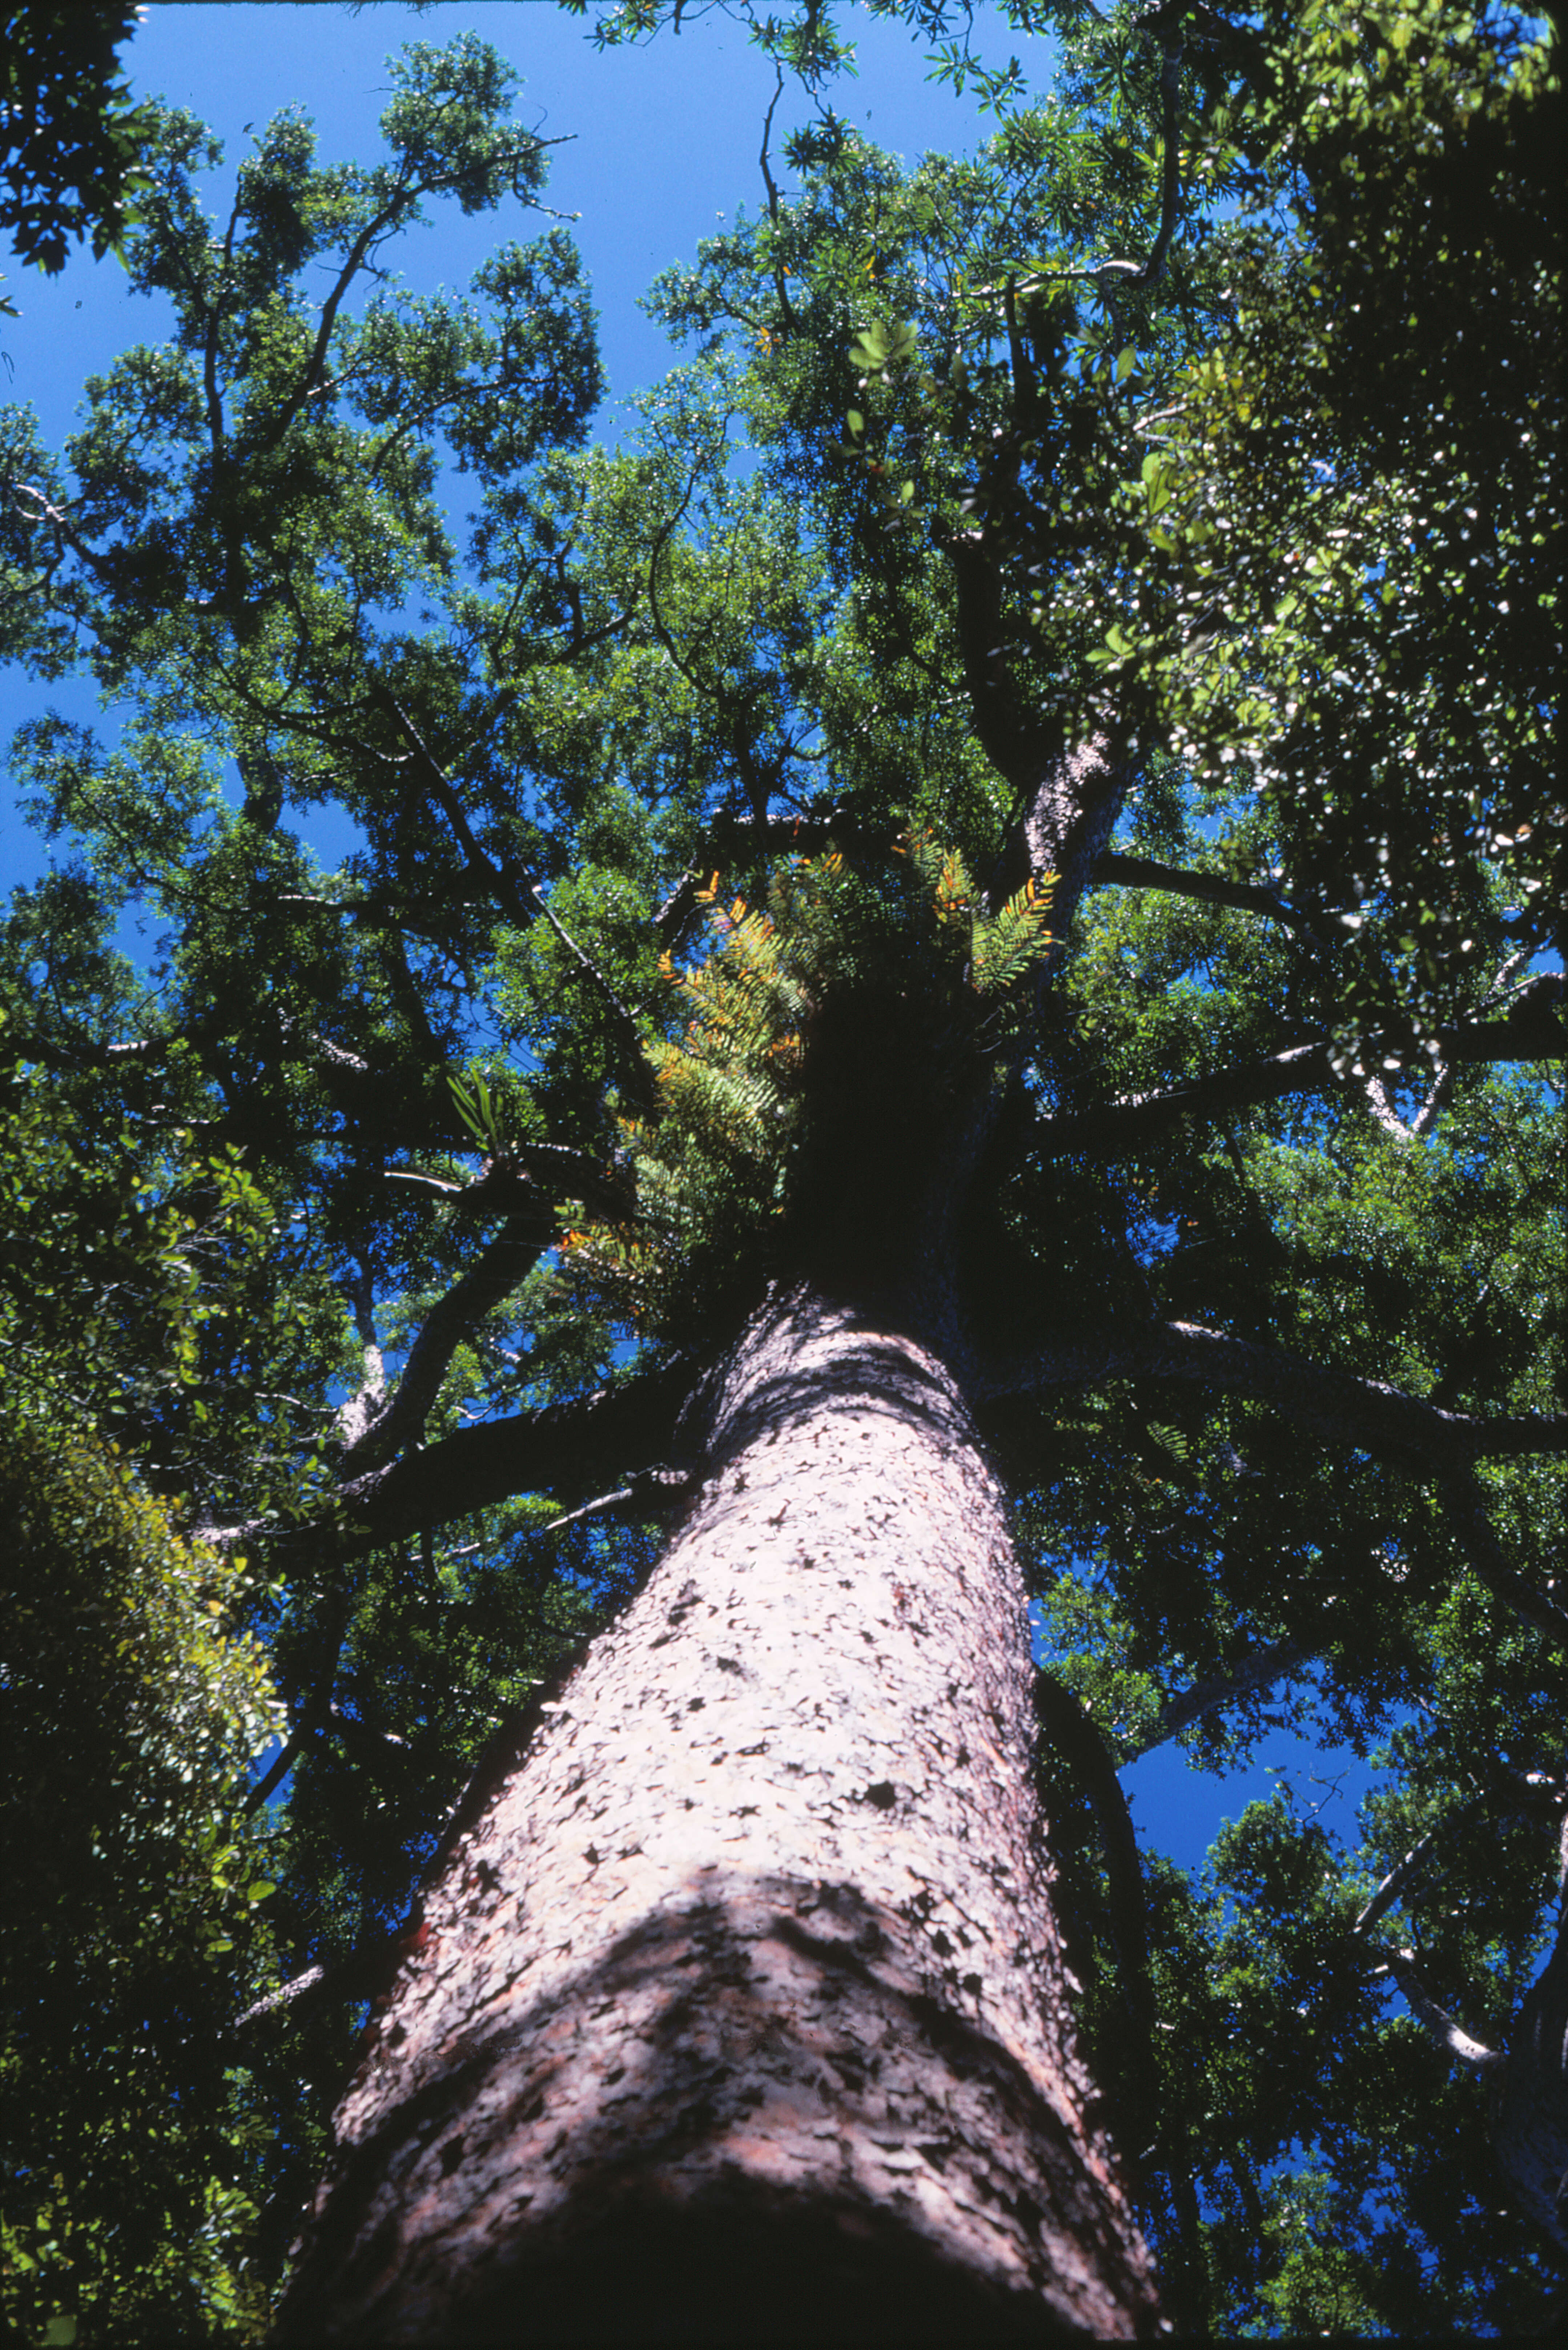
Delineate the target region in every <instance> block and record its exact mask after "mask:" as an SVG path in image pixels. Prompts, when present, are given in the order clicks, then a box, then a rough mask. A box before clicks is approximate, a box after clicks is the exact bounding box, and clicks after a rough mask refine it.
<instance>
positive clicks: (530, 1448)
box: [205, 1355, 697, 1574]
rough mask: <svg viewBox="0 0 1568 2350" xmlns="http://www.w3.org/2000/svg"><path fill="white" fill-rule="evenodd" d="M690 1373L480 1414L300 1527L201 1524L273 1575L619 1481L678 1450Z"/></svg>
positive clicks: (672, 1371) (345, 1492)
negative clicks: (531, 1499)
mask: <svg viewBox="0 0 1568 2350" xmlns="http://www.w3.org/2000/svg"><path fill="white" fill-rule="evenodd" d="M696 1377H697V1366H696V1365H695V1364H694V1363H693V1362H692V1361H691V1359H690V1358H689V1357H686V1356H683V1355H676V1356H672V1357H670V1359H669V1360H668V1361H666V1362H663V1363H660V1364H659V1365H657V1366H655V1367H651V1368H649V1369H647V1370H644V1371H640V1372H639V1373H637V1374H636V1375H635V1376H634V1377H632V1378H628V1379H627V1380H626V1381H624V1382H623V1383H622V1384H619V1385H618V1386H615V1387H611V1388H599V1389H597V1392H595V1393H594V1394H592V1395H588V1396H580V1397H574V1398H573V1399H572V1400H571V1401H569V1402H566V1403H557V1404H548V1405H546V1406H545V1408H544V1409H542V1410H540V1411H533V1412H519V1413H514V1414H513V1415H511V1416H509V1417H508V1418H506V1419H490V1420H483V1421H481V1422H480V1423H479V1425H478V1426H477V1427H473V1428H465V1429H461V1430H458V1431H457V1432H456V1433H455V1434H454V1435H452V1436H446V1437H442V1438H441V1440H440V1442H439V1443H436V1444H431V1445H429V1446H427V1447H426V1448H425V1449H424V1450H423V1451H417V1452H404V1453H400V1455H399V1456H398V1458H397V1459H396V1460H394V1461H389V1462H388V1463H387V1464H386V1466H385V1467H382V1468H377V1469H371V1470H369V1471H366V1472H364V1473H363V1474H362V1475H360V1476H358V1477H355V1478H354V1479H352V1480H351V1481H350V1482H348V1483H345V1484H343V1485H341V1486H339V1487H338V1488H337V1491H336V1492H334V1493H333V1494H332V1495H331V1496H330V1498H329V1499H328V1501H327V1503H326V1504H325V1505H324V1506H323V1508H322V1510H321V1511H320V1513H318V1514H317V1516H315V1517H314V1518H311V1519H309V1520H307V1521H306V1522H305V1523H303V1524H300V1525H297V1526H291V1527H286V1528H282V1529H280V1528H278V1527H276V1526H274V1525H270V1524H268V1523H265V1522H262V1523H255V1524H251V1525H244V1526H234V1527H225V1528H208V1529H206V1530H205V1538H206V1539H207V1540H209V1541H215V1542H218V1543H221V1544H232V1543H236V1542H244V1543H247V1544H251V1545H255V1546H259V1545H262V1544H265V1546H266V1550H267V1555H268V1560H269V1564H270V1565H272V1566H273V1567H274V1568H275V1570H276V1571H278V1572H280V1573H284V1574H291V1573H298V1572H300V1571H302V1570H303V1569H304V1568H305V1567H306V1566H309V1567H312V1568H318V1567H319V1566H321V1565H323V1564H324V1563H330V1562H333V1561H336V1560H342V1559H348V1558H354V1557H358V1555H360V1554H361V1553H363V1552H365V1551H370V1550H379V1549H383V1548H386V1547H388V1546H389V1544H393V1543H398V1542H402V1541H405V1540H406V1539H407V1538H408V1536H409V1535H410V1534H419V1533H421V1532H423V1531H425V1530H426V1529H427V1528H430V1527H432V1526H439V1525H444V1524H448V1523H451V1522H452V1520H453V1519H455V1518H466V1517H472V1515H473V1513H475V1512H476V1511H478V1510H486V1509H493V1508H495V1507H497V1506H498V1505H499V1504H500V1503H504V1502H509V1501H512V1500H514V1499H515V1497H516V1496H517V1495H518V1494H520V1493H553V1494H557V1495H559V1496H561V1497H562V1498H566V1497H568V1496H575V1495H576V1494H579V1493H581V1494H592V1493H595V1492H602V1491H603V1490H604V1489H605V1488H606V1487H607V1486H608V1485H609V1484H611V1483H612V1482H625V1478H624V1473H622V1474H621V1475H619V1476H618V1474H617V1472H624V1471H625V1469H626V1466H627V1463H628V1461H634V1462H638V1463H641V1462H646V1461H668V1460H669V1459H670V1458H671V1456H672V1454H673V1455H675V1456H676V1457H678V1456H679V1450H680V1448H679V1446H678V1444H677V1443H676V1424H677V1421H678V1419H679V1418H680V1411H681V1408H682V1406H683V1405H684V1404H685V1402H686V1400H687V1399H688V1396H689V1395H690V1393H691V1388H692V1385H693V1383H694V1381H695V1379H696Z"/></svg>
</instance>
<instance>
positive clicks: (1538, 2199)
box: [1491, 1830, 1568, 2256]
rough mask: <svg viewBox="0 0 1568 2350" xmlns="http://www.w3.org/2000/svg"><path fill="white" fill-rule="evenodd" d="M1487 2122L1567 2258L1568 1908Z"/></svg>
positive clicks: (1512, 2037)
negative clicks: (1489, 2120) (1490, 2124)
mask: <svg viewBox="0 0 1568 2350" xmlns="http://www.w3.org/2000/svg"><path fill="white" fill-rule="evenodd" d="M1564 1849H1565V1851H1568V1830H1565V1831H1564ZM1491 2122H1492V2137H1493V2140H1494V2142H1495V2144H1496V2147H1497V2152H1498V2159H1499V2160H1500V2162H1501V2165H1502V2167H1503V2168H1504V2170H1505V2171H1506V2172H1507V2173H1508V2175H1509V2177H1510V2178H1511V2180H1512V2182H1513V2185H1514V2188H1515V2190H1516V2192H1517V2193H1518V2196H1519V2199H1520V2201H1521V2203H1522V2204H1523V2206H1524V2208H1525V2210H1527V2211H1528V2212H1529V2213H1530V2215H1531V2218H1532V2220H1535V2221H1537V2223H1538V2224H1539V2225H1540V2226H1541V2227H1542V2228H1544V2229H1545V2230H1546V2232H1547V2234H1548V2235H1549V2236H1550V2237H1551V2238H1552V2241H1553V2242H1554V2243H1555V2244H1556V2245H1557V2247H1558V2251H1559V2254H1560V2256H1561V2255H1562V2254H1563V2253H1568V1911H1564V1912H1563V1915H1562V1916H1561V1917H1560V1918H1559V1922H1558V1928H1557V1939H1556V1941H1555V1943H1554V1944H1553V1946H1552V1956H1551V1958H1550V1959H1549V1960H1548V1961H1547V1963H1546V1965H1545V1967H1544V1968H1543V1969H1542V1972H1541V1974H1540V1975H1539V1977H1538V1978H1537V1980H1536V1981H1535V1982H1534V1983H1533V1984H1532V1986H1531V1988H1530V1990H1529V1991H1527V1992H1526V1994H1525V1997H1524V2001H1523V2004H1522V2005H1521V2009H1520V2012H1519V2014H1518V2016H1517V2017H1516V2019H1515V2021H1514V2024H1513V2028H1512V2030H1511V2033H1509V2040H1508V2055H1507V2060H1506V2062H1505V2063H1504V2064H1503V2066H1502V2068H1501V2073H1500V2074H1498V2076H1497V2082H1496V2086H1495V2088H1494V2090H1493V2099H1492V2116H1491Z"/></svg>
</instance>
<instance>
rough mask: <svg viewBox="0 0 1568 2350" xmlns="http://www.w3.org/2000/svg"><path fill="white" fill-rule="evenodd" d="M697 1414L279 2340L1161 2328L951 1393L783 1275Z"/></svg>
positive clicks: (848, 2335)
mask: <svg viewBox="0 0 1568 2350" xmlns="http://www.w3.org/2000/svg"><path fill="white" fill-rule="evenodd" d="M705 1416H706V1419H707V1430H706V1439H707V1448H706V1465H707V1471H708V1473H707V1476H706V1481H705V1482H704V1483H703V1485H702V1487H701V1492H700V1494H699V1497H698V1499H697V1501H696V1503H695V1504H694V1506H693V1508H692V1510H691V1513H690V1515H689V1517H688V1520H687V1523H686V1524H685V1526H684V1528H683V1529H682V1531H681V1533H680V1534H679V1536H678V1537H677V1539H676V1540H675V1541H674V1542H673V1543H672V1544H671V1545H670V1551H669V1553H668V1554H667V1555H666V1557H665V1559H664V1560H663V1562H662V1563H661V1565H659V1568H658V1569H657V1570H656V1572H655V1574H654V1575H653V1576H652V1577H651V1578H650V1580H649V1583H648V1585H647V1586H646V1587H645V1588H644V1590H643V1591H642V1593H641V1594H640V1595H639V1597H638V1599H637V1600H636V1601H635V1602H634V1603H633V1606H632V1607H631V1608H630V1609H629V1610H628V1614H627V1615H626V1616H625V1617H623V1618H622V1620H621V1621H620V1622H619V1623H618V1625H617V1626H616V1627H614V1628H613V1629H612V1630H611V1631H610V1632H609V1633H608V1634H607V1635H606V1636H605V1637H604V1638H602V1639H601V1640H600V1641H598V1642H597V1644H596V1646H595V1648H593V1649H592V1650H591V1651H590V1653H589V1655H588V1657H587V1659H586V1660H585V1662H584V1664H583V1665H582V1666H581V1668H580V1669H578V1671H577V1673H576V1675H575V1676H574V1678H573V1679H572V1680H571V1681H570V1682H569V1683H568V1684H567V1685H566V1689H565V1690H563V1692H562V1695H561V1700H560V1703H559V1707H558V1710H557V1711H556V1712H555V1713H553V1714H552V1715H551V1716H550V1717H549V1719H548V1721H547V1723H546V1725H545V1728H544V1729H543V1730H542V1731H541V1732H540V1733H539V1736H538V1738H537V1740H536V1742H535V1749H534V1751H533V1752H532V1753H531V1754H530V1756H529V1757H528V1759H527V1761H526V1762H525V1763H524V1766H523V1768H522V1769H521V1770H520V1771H519V1772H518V1773H516V1774H515V1775H514V1778H513V1779H512V1780H511V1781H510V1783H508V1784H507V1785H506V1786H505V1787H504V1790H503V1791H502V1793H501V1794H500V1795H499V1797H498V1798H497V1800H496V1801H495V1803H494V1804H493V1806H492V1808H491V1809H490V1811H489V1812H488V1814H486V1815H485V1816H484V1817H483V1819H482V1820H481V1821H480V1822H479V1823H478V1824H477V1825H476V1826H475V1827H474V1829H473V1831H472V1834H471V1835H469V1836H468V1837H467V1838H466V1839H465V1840H464V1842H463V1843H462V1845H460V1846H459V1847H458V1850H457V1852H456V1854H455V1856H454V1858H453V1863H452V1868H451V1870H450V1872H449V1874H448V1876H447V1877H446V1878H445V1880H444V1881H443V1883H442V1884H441V1887H439V1888H438V1889H437V1890H436V1891H435V1893H434V1894H433V1895H432V1896H431V1898H430V1899H429V1900H428V1902H427V1905H426V1923H427V1927H428V1933H427V1936H426V1939H425V1942H424V1946H423V1948H422V1949H421V1951H420V1952H419V1954H418V1956H417V1958H416V1959H415V1960H412V1961H411V1962H410V1965H409V1966H408V1967H406V1968H405V1970H404V1971H403V1973H402V1975H401V1976H400V1980H399V1981H398V1984H397V1985H396V1987H395V1991H394V1994H393V1997H392V2000H391V2002H390V2003H389V2007H388V2009H387V2010H386V2012H385V2014H384V2016H383V2019H382V2021H381V2022H380V2025H379V2033H378V2037H377V2040H376V2043H375V2045H374V2046H373V2048H372V2050H371V2052H370V2054H369V2057H368V2058H367V2060H366V2062H365V2064H364V2065H363V2066H362V2068H361V2070H360V2073H359V2074H358V2078H357V2079H356V2081H355V2082H354V2084H353V2085H352V2086H351V2088H350V2090H349V2093H348V2096H347V2098H346V2100H345V2102H344V2105H343V2106H342V2108H341V2110H340V2113H339V2115H338V2117H337V2139H338V2152H337V2158H336V2161H335V2163H334V2166H333V2168H332V2170H331V2173H330V2175H329V2177H328V2178H327V2181H326V2183H325V2184H324V2187H323V2189H322V2192H321V2194H320V2196H319V2197H318V2199H317V2214H316V2219H315V2222H314V2224H313V2228H312V2230H311V2233H310V2237H309V2241H308V2242H307V2245H306V2251H305V2256H304V2259H303V2262H302V2263H301V2266H300V2269H299V2271H298V2273H297V2275H296V2280H295V2282H294V2284H293V2286H292V2288H291V2290H290V2293H289V2295H288V2297H287V2300H286V2305H285V2312H284V2318H283V2324H282V2328H281V2336H282V2338H283V2339H285V2340H295V2341H299V2340H306V2339H310V2340H322V2339H331V2340H356V2341H366V2342H376V2343H395V2342H421V2343H428V2342H436V2341H463V2342H467V2341H471V2340H474V2339H478V2338H500V2337H504V2338H505V2339H507V2340H509V2341H526V2340H541V2341H544V2340H582V2341H588V2340H594V2339H615V2338H625V2339H628V2340H630V2339H653V2340H660V2339H665V2340H681V2341H699V2340H711V2339H735V2338H740V2339H747V2340H764V2339H778V2340H806V2339H840V2340H855V2341H867V2340H889V2341H894V2340H896V2341H909V2340H917V2339H924V2340H944V2341H952V2340H955V2339H958V2338H962V2337H965V2336H967V2337H968V2338H976V2337H977V2336H978V2338H980V2339H981V2340H985V2339H994V2338H1001V2337H1002V2336H1008V2337H1012V2338H1019V2339H1030V2338H1034V2339H1040V2340H1046V2339H1051V2338H1054V2337H1059V2336H1063V2335H1069V2336H1071V2335H1076V2336H1080V2337H1081V2336H1085V2335H1087V2336H1104V2335H1123V2336H1125V2335H1128V2334H1147V2333H1152V2332H1153V2331H1155V2330H1156V2328H1157V2325H1158V2318H1157V2315H1156V2312H1155V2307H1154V2302H1153V2296H1152V2290H1151V2286H1150V2283H1149V2278H1148V2271H1147V2258H1146V2256H1145V2254H1144V2252H1143V2250H1142V2247H1141V2245H1140V2244H1139V2242H1138V2241H1137V2236H1136V2232H1135V2230H1133V2228H1132V2225H1131V2222H1130V2220H1129V2219H1128V2217H1127V2212H1126V2209H1125V2205H1124V2202H1123V2199H1122V2196H1121V2192H1120V2189H1119V2186H1118V2184H1117V2182H1116V2178H1115V2176H1114V2174H1113V2171H1112V2168H1111V2165H1110V2162H1109V2158H1108V2155H1107V2152H1106V2148H1105V2147H1104V2146H1103V2145H1102V2144H1101V2143H1100V2142H1098V2140H1097V2139H1096V2137H1095V2136H1094V2134H1093V2133H1092V2132H1091V2131H1090V2130H1089V2128H1088V2127H1087V2126H1086V2125H1085V2118H1084V2110H1085V2104H1086V2103H1087V2100H1088V2085H1087V2083H1086V2081H1085V2076H1084V2074H1083V2073H1082V2071H1081V2069H1080V2067H1079V2064H1078V2061H1077V2058H1076V2056H1075V2053H1074V2050H1073V2045H1072V2037H1071V2026H1070V2021H1069V2016H1068V2010H1067V1995H1066V1987H1065V1983H1064V1972H1063V1964H1062V1960H1061V1956H1060V1951H1059V1949H1058V1945H1057V1939H1056V1933H1055V1928H1054V1921H1053V1918H1052V1914H1051V1908H1050V1897H1049V1888H1048V1885H1047V1882H1046V1872H1045V1868H1044V1858H1043V1843H1042V1826H1041V1822H1040V1820H1039V1817H1038V1814H1037V1812H1036V1809H1035V1805H1034V1799H1033V1791H1032V1783H1031V1775H1030V1770H1029V1755H1030V1739H1031V1706H1032V1691H1031V1687H1030V1667H1029V1660H1028V1643H1027V1638H1026V1633H1025V1625H1024V1607H1023V1590H1022V1586H1021V1584H1020V1581H1019V1578H1018V1575H1017V1571H1016V1568H1015V1565H1014V1563H1013V1560H1012V1552H1011V1549H1010V1546H1009V1544H1008V1541H1007V1536H1006V1532H1005V1526H1004V1523H1003V1517H1002V1506H1001V1497H1000V1494H999V1492H998V1489H997V1487H996V1485H995V1483H994V1482H993V1480H992V1477H991V1474H990V1472H989V1471H988V1469H987V1468H986V1466H985V1464H984V1462H983V1461H982V1459H981V1454H980V1451H979V1450H978V1448H977V1446H976V1444H975V1441H974V1439H973V1435H972V1431H971V1428H970V1426H969V1423H968V1420H967V1419H966V1417H965V1414H964V1411H963V1408H962V1406H961V1402H960V1399H959V1398H958V1396H957V1394H956V1391H955V1390H954V1388H953V1386H952V1383H951V1381H950V1378H948V1376H947V1374H946V1372H945V1371H944V1370H943V1368H942V1367H941V1366H940V1363H938V1362H936V1361H935V1360H934V1359H933V1358H932V1357H929V1355H927V1354H925V1353H923V1352H922V1350H921V1349H920V1348H919V1347H916V1346H915V1345H913V1344H912V1343H911V1342H910V1341H909V1340H908V1339H905V1338H902V1337H899V1336H894V1335H889V1334H888V1333H885V1332H880V1331H877V1330H875V1329H868V1328H866V1327H864V1326H857V1323H856V1321H855V1320H854V1318H853V1317H852V1316H850V1315H846V1314H844V1313H839V1312H835V1311H833V1310H830V1309H828V1308H826V1306H824V1305H822V1304H821V1303H820V1302H819V1301H816V1300H815V1299H812V1298H810V1297H802V1296H797V1297H794V1298H792V1299H781V1300H775V1301H774V1304H773V1305H772V1306H771V1307H770V1308H769V1309H768V1310H767V1311H766V1312H764V1313H763V1315H759V1317H758V1318H757V1320H756V1321H755V1322H754V1323H753V1326H752V1327H751V1329H750V1330H749V1332H748V1333H747V1335H746V1337H745V1338H744V1339H743V1341H742V1344H741V1345H740V1347H738V1348H737V1350H736V1352H735V1354H734V1356H733V1357H732V1359H731V1360H730V1361H729V1362H728V1364H726V1365H725V1366H724V1367H722V1374H721V1376H720V1377H719V1378H716V1379H715V1381H714V1382H713V1383H712V1384H711V1387H710V1389H709V1391H708V1395H707V1397H706V1399H705Z"/></svg>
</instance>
